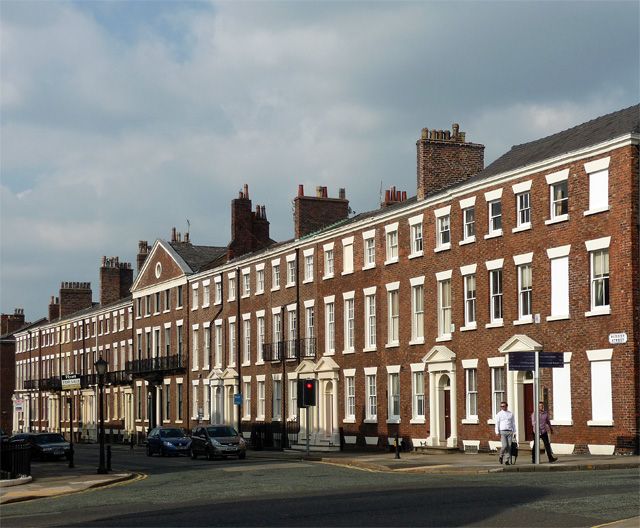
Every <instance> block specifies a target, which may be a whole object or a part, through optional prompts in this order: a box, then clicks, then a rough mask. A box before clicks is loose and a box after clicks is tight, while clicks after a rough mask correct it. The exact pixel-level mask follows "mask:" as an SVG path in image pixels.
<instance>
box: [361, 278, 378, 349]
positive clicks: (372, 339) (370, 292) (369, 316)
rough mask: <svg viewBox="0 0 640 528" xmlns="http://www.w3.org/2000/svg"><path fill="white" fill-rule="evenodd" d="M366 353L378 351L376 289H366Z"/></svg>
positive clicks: (364, 292) (364, 291)
mask: <svg viewBox="0 0 640 528" xmlns="http://www.w3.org/2000/svg"><path fill="white" fill-rule="evenodd" d="M362 292H363V294H364V321H365V324H364V349H363V351H364V352H374V351H375V350H376V349H377V333H378V332H377V317H376V315H377V306H376V287H375V286H372V287H370V288H364V289H363V290H362Z"/></svg>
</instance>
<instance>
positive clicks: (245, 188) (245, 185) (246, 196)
mask: <svg viewBox="0 0 640 528" xmlns="http://www.w3.org/2000/svg"><path fill="white" fill-rule="evenodd" d="M244 197H245V198H246V199H247V200H248V199H249V185H248V184H246V183H245V184H244Z"/></svg>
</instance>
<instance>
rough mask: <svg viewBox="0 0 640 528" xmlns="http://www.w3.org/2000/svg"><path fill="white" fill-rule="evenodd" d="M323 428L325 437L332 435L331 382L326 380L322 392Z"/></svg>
mask: <svg viewBox="0 0 640 528" xmlns="http://www.w3.org/2000/svg"><path fill="white" fill-rule="evenodd" d="M324 430H325V433H326V436H327V438H331V437H332V436H333V383H332V382H331V381H327V384H326V386H325V393H324Z"/></svg>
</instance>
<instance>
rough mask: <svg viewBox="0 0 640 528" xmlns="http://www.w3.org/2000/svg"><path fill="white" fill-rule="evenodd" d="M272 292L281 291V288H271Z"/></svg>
mask: <svg viewBox="0 0 640 528" xmlns="http://www.w3.org/2000/svg"><path fill="white" fill-rule="evenodd" d="M271 291H272V292H277V291H280V286H275V287H273V288H271Z"/></svg>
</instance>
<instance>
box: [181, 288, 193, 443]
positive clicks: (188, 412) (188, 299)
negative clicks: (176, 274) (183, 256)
mask: <svg viewBox="0 0 640 528" xmlns="http://www.w3.org/2000/svg"><path fill="white" fill-rule="evenodd" d="M186 296H187V299H186V302H185V303H184V306H185V307H186V308H187V309H186V314H185V320H186V322H187V324H186V329H187V334H186V336H185V340H184V342H185V350H186V351H188V353H187V354H186V356H187V358H186V369H185V370H186V371H187V431H190V430H191V414H190V412H191V411H190V409H191V406H190V403H189V398H190V396H191V369H190V368H189V360H190V359H191V345H190V340H189V338H190V337H191V326H190V323H189V312H190V311H191V310H190V308H189V301H190V299H191V290H190V289H189V281H188V280H187V292H186ZM184 329H185V325H183V326H182V330H183V331H184ZM183 352H184V351H183ZM183 355H184V354H183Z"/></svg>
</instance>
